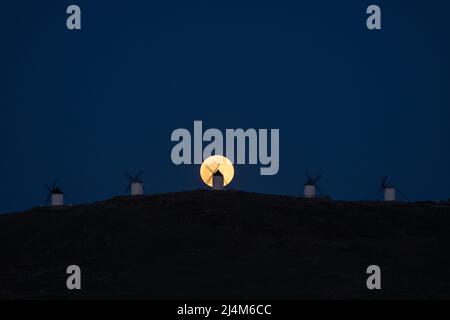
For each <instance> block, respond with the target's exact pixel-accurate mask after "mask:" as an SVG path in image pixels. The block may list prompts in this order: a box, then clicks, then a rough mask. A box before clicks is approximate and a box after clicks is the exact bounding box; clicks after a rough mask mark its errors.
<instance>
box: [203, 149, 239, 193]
mask: <svg viewBox="0 0 450 320" xmlns="http://www.w3.org/2000/svg"><path fill="white" fill-rule="evenodd" d="M217 170H219V171H220V173H222V175H223V186H226V185H227V184H229V183H230V182H231V180H233V177H234V167H233V164H232V163H231V161H230V160H229V159H228V158H226V157H224V156H220V155H215V156H210V157H209V158H207V159H205V160H204V161H203V163H202V165H201V166H200V177H201V178H202V180H203V182H204V183H205V184H207V185H208V186H210V187H212V185H213V179H212V176H213V174H214V173H215V172H216V171H217Z"/></svg>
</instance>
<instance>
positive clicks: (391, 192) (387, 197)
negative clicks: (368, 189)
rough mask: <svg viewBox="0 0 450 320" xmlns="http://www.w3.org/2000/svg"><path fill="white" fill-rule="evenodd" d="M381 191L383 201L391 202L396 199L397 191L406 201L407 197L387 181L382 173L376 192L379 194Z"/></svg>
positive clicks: (386, 177)
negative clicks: (378, 188)
mask: <svg viewBox="0 0 450 320" xmlns="http://www.w3.org/2000/svg"><path fill="white" fill-rule="evenodd" d="M382 192H383V200H384V201H385V202H392V201H396V200H397V196H396V193H397V192H398V193H399V194H400V195H401V196H402V197H403V198H404V199H405V200H406V201H408V198H407V197H406V196H405V195H404V194H403V193H402V192H401V191H400V190H398V189H397V188H396V187H395V186H394V185H393V184H391V183H389V182H388V176H387V175H384V176H383V177H381V184H380V190H379V192H378V194H381V193H382Z"/></svg>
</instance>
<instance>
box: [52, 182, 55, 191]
mask: <svg viewBox="0 0 450 320" xmlns="http://www.w3.org/2000/svg"><path fill="white" fill-rule="evenodd" d="M55 189H56V180H55V182H53V187H52V191H54V190H55Z"/></svg>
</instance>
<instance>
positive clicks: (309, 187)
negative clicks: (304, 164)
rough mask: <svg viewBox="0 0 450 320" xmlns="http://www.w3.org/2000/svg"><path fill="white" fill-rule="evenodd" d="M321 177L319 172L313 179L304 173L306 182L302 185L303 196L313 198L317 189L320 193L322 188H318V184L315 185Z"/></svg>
mask: <svg viewBox="0 0 450 320" xmlns="http://www.w3.org/2000/svg"><path fill="white" fill-rule="evenodd" d="M321 177H322V175H321V174H319V175H318V176H316V178H315V179H313V178H312V177H311V176H310V175H309V174H306V179H307V180H306V182H305V184H304V186H303V196H304V197H305V198H308V199H313V198H315V197H316V191H319V192H320V193H322V190H320V188H319V186H318V185H317V182H318V181H319V180H320V178H321Z"/></svg>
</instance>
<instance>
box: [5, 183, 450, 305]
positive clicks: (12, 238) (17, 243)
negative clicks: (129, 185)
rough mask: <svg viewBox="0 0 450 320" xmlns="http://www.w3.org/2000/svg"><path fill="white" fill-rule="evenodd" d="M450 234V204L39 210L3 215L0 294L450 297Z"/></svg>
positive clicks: (222, 198) (141, 204)
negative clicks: (73, 278)
mask: <svg viewBox="0 0 450 320" xmlns="http://www.w3.org/2000/svg"><path fill="white" fill-rule="evenodd" d="M449 230H450V206H449V204H448V203H441V204H436V203H411V204H406V203H391V204H386V203H382V202H332V201H329V200H306V199H300V198H295V197H287V196H273V195H263V194H254V193H245V192H237V191H224V192H213V191H192V192H180V193H170V194H161V195H152V196H143V197H136V198H131V197H115V198H113V199H110V200H107V201H102V202H97V203H94V204H89V205H78V206H73V207H63V208H59V209H52V208H35V209H33V210H30V211H28V212H22V213H14V214H7V215H1V216H0V252H1V256H2V259H1V263H0V298H3V299H8V298H11V299H26V298H87V299H96V298H149V299H189V298H190V299H193V298H203V299H216V298H217V299H219V298H233V299H241V298H253V299H264V298H274V299H304V298H320V299H347V298H387V299H390V298H417V299H421V298H450V250H449V248H450V246H449V245H450V232H449ZM72 264H76V265H79V266H80V267H81V270H82V290H81V291H69V290H67V289H66V278H67V274H66V268H67V266H69V265H72ZM372 264H376V265H379V266H380V267H381V271H382V290H379V291H369V290H367V288H366V279H367V277H368V275H367V274H366V268H367V266H369V265H372Z"/></svg>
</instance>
